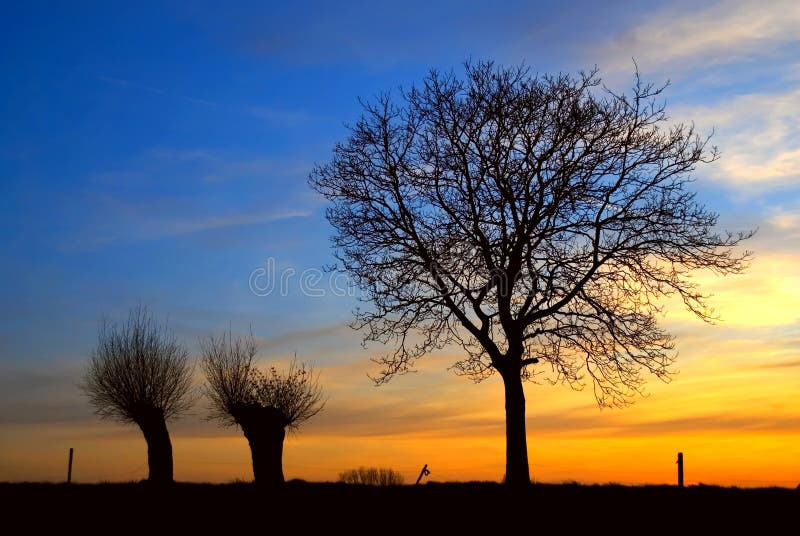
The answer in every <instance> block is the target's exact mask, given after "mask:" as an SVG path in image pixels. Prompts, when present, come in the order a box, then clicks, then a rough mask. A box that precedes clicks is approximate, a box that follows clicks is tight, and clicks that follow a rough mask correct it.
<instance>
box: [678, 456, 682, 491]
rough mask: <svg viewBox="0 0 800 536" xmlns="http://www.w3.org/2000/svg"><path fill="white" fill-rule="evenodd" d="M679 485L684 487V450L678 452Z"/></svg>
mask: <svg viewBox="0 0 800 536" xmlns="http://www.w3.org/2000/svg"><path fill="white" fill-rule="evenodd" d="M677 464H678V487H679V488H682V487H683V452H679V453H678V461H677Z"/></svg>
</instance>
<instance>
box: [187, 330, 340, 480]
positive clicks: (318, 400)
mask: <svg viewBox="0 0 800 536" xmlns="http://www.w3.org/2000/svg"><path fill="white" fill-rule="evenodd" d="M202 351H203V359H202V367H203V371H204V372H205V375H206V380H207V382H208V383H207V385H206V388H205V393H206V395H207V396H208V398H209V400H210V401H211V415H210V418H211V419H216V420H218V421H220V422H221V423H222V424H223V425H228V426H239V427H241V429H242V432H243V433H244V436H245V437H246V438H247V441H248V443H249V444H250V452H251V455H252V458H253V477H254V478H255V481H256V482H257V483H263V484H280V483H283V481H284V478H283V442H284V439H285V437H286V429H289V430H296V429H297V428H298V427H299V426H300V425H301V424H302V423H304V422H305V421H307V420H308V419H310V418H311V417H313V416H314V415H316V414H317V413H319V412H320V411H321V410H322V408H323V407H324V405H325V403H324V400H323V398H322V388H321V387H320V386H319V383H318V376H317V375H316V374H315V373H314V371H313V369H312V368H311V367H308V366H306V365H305V364H304V363H300V364H298V363H297V361H296V359H293V360H292V362H291V364H290V365H289V369H288V370H287V371H286V372H285V373H282V372H278V370H277V369H276V368H275V367H270V368H269V369H268V370H266V371H261V370H259V369H258V368H257V367H256V365H255V363H254V359H255V356H256V354H257V353H258V348H257V346H256V343H255V340H254V339H253V337H252V336H250V337H244V338H237V339H236V340H233V338H232V337H231V336H230V335H221V336H219V337H214V336H210V337H208V338H207V339H205V340H204V341H203V343H202Z"/></svg>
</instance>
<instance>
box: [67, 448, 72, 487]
mask: <svg viewBox="0 0 800 536" xmlns="http://www.w3.org/2000/svg"><path fill="white" fill-rule="evenodd" d="M71 482H72V447H70V448H69V465H68V466H67V484H69V483H71Z"/></svg>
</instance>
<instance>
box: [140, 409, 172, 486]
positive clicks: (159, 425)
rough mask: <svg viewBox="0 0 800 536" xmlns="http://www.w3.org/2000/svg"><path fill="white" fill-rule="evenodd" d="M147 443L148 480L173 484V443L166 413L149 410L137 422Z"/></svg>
mask: <svg viewBox="0 0 800 536" xmlns="http://www.w3.org/2000/svg"><path fill="white" fill-rule="evenodd" d="M137 424H138V425H139V428H141V430H142V433H143V434H144V439H145V441H147V465H148V467H149V470H150V474H149V476H148V480H149V481H150V482H153V483H156V484H168V483H171V482H172V479H173V475H172V442H171V441H170V439H169V431H168V430H167V423H166V421H165V420H164V412H162V411H161V410H159V409H157V408H149V409H148V410H147V411H145V412H143V415H142V416H141V417H140V418H139V420H137Z"/></svg>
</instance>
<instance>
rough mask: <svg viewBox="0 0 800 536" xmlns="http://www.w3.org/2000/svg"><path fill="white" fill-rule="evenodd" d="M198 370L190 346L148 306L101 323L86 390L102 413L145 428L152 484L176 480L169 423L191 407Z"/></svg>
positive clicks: (85, 380) (91, 359)
mask: <svg viewBox="0 0 800 536" xmlns="http://www.w3.org/2000/svg"><path fill="white" fill-rule="evenodd" d="M193 370H194V368H193V367H192V365H191V363H190V361H189V352H188V351H187V350H186V348H185V347H184V346H183V345H182V344H180V343H179V342H178V341H176V340H175V337H174V336H173V335H172V334H171V333H170V332H168V331H167V329H166V328H165V327H162V326H160V325H159V324H158V323H157V322H156V321H155V320H154V319H153V317H152V316H151V314H150V313H149V312H148V311H147V309H146V308H144V307H137V308H135V309H132V310H131V311H130V314H129V316H128V320H127V321H126V322H125V323H123V324H120V325H117V324H114V323H111V322H108V321H104V322H103V324H102V326H101V327H100V330H99V333H98V342H97V347H96V348H95V349H94V351H93V352H92V355H91V357H90V358H89V366H88V368H87V370H86V373H85V376H84V379H83V383H82V384H81V388H82V389H83V391H84V393H86V395H87V396H88V397H89V401H90V402H91V404H92V405H93V406H94V407H95V411H96V413H97V414H98V415H100V416H101V417H103V418H109V419H114V420H117V421H119V422H123V423H135V424H137V425H138V426H139V428H140V429H141V431H142V433H143V434H144V438H145V441H147V463H148V467H149V480H150V481H151V482H154V483H168V482H172V478H173V471H172V442H171V441H170V438H169V431H168V430H167V421H168V420H170V419H173V418H177V417H178V416H180V415H181V414H182V413H185V412H186V411H187V410H188V409H189V408H190V407H191V405H192V403H193V400H192V398H191V396H190V391H191V386H192V373H193Z"/></svg>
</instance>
